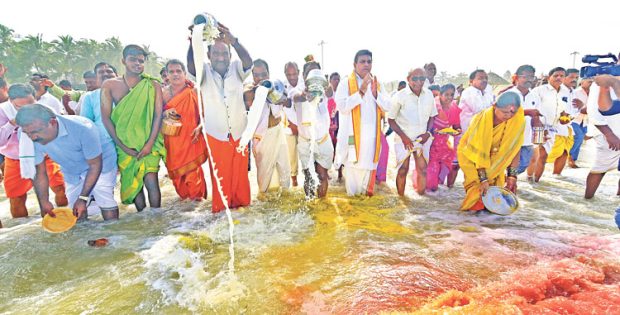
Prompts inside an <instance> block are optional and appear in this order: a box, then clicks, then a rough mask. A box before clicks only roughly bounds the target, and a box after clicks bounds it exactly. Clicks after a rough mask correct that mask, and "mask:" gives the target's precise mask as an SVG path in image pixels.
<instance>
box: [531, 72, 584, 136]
mask: <svg viewBox="0 0 620 315" xmlns="http://www.w3.org/2000/svg"><path fill="white" fill-rule="evenodd" d="M530 93H534V94H536V95H537V96H538V97H539V99H540V104H539V106H538V108H537V109H538V111H539V112H540V114H542V115H543V117H541V118H540V119H541V120H542V122H543V123H544V124H545V125H547V126H552V127H553V128H555V129H557V131H558V135H560V136H565V137H566V136H568V128H569V126H568V125H562V124H560V116H561V115H560V114H561V113H562V112H567V113H570V111H571V108H572V107H573V105H572V98H571V95H570V94H571V93H570V90H569V89H568V88H567V87H566V86H564V84H561V85H560V90H559V91H556V90H555V89H554V88H553V86H551V85H550V84H545V85H541V86H538V87H536V88H534V89H532V92H530Z"/></svg>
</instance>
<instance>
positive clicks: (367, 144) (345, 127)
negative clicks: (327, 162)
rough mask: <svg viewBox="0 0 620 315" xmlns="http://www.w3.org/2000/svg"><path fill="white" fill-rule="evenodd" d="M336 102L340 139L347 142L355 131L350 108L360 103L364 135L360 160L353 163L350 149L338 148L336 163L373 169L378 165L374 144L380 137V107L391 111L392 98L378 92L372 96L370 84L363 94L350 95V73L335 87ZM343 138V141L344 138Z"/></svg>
mask: <svg viewBox="0 0 620 315" xmlns="http://www.w3.org/2000/svg"><path fill="white" fill-rule="evenodd" d="M356 76H357V87H358V89H359V88H360V87H361V86H362V78H360V77H359V76H358V75H357V74H356ZM334 99H335V101H336V108H337V109H338V113H339V114H338V120H339V122H340V123H339V129H338V141H343V142H341V143H343V144H345V145H346V144H347V143H348V137H349V136H350V135H351V134H353V132H352V130H353V120H352V118H351V111H352V110H353V109H354V108H355V107H357V106H358V105H359V106H361V112H362V115H361V126H360V130H361V132H360V133H361V135H360V148H359V160H358V161H357V163H355V162H352V160H351V159H349V158H348V153H347V150H346V149H345V150H339V152H337V153H336V154H337V155H340V156H339V157H338V161H336V164H340V163H342V162H344V164H345V165H346V166H348V167H355V168H358V169H364V170H374V169H376V168H377V164H376V163H375V162H374V158H375V146H376V140H377V121H376V120H377V106H379V107H381V109H382V110H383V111H384V112H389V111H390V98H389V97H388V96H387V94H385V92H383V91H382V90H381V91H378V92H377V98H376V99H375V97H374V95H372V91H371V86H370V84H369V85H368V88H367V89H366V93H364V96H363V97H362V95H361V94H360V93H359V91H358V92H356V93H354V94H352V95H349V76H345V77H344V78H342V79H341V80H340V84H338V88H337V89H336V95H335V96H334ZM341 139H342V140H341Z"/></svg>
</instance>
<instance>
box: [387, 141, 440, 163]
mask: <svg viewBox="0 0 620 315" xmlns="http://www.w3.org/2000/svg"><path fill="white" fill-rule="evenodd" d="M432 143H433V141H432V140H430V139H429V140H428V141H426V143H424V144H422V145H420V144H419V143H417V146H415V148H419V149H417V150H416V151H414V152H416V153H415V154H419V152H420V151H421V152H422V154H423V156H424V159H425V160H426V162H427V163H428V156H429V153H430V151H431V144H432ZM394 153H395V155H396V170H398V169H400V167H401V166H402V165H403V163H404V162H405V161H406V160H407V159H408V158H409V157H410V156H409V150H407V149H405V145H404V144H403V143H402V142H394Z"/></svg>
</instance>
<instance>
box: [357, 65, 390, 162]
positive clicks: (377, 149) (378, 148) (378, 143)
mask: <svg viewBox="0 0 620 315" xmlns="http://www.w3.org/2000/svg"><path fill="white" fill-rule="evenodd" d="M380 89H381V88H380V86H379V85H377V90H380ZM358 90H359V88H358V87H357V75H356V74H355V72H353V73H351V75H350V76H349V95H353V94H355V93H357V91H358ZM364 92H365V91H364ZM383 115H384V114H383V110H382V109H381V107H379V106H377V134H376V136H377V137H376V139H377V140H376V144H375V158H374V160H373V161H374V162H375V163H377V162H379V155H380V153H381V117H383ZM351 119H352V120H353V123H352V124H353V140H354V142H353V143H351V137H349V145H352V144H355V154H356V156H355V158H356V161H359V159H360V142H361V139H360V135H361V128H362V106H361V104H359V105H357V106H356V107H355V108H353V110H351Z"/></svg>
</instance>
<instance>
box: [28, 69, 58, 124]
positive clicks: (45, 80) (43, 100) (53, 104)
mask: <svg viewBox="0 0 620 315" xmlns="http://www.w3.org/2000/svg"><path fill="white" fill-rule="evenodd" d="M50 82H51V81H49V77H48V76H46V75H44V74H40V73H34V74H32V75H31V76H30V85H32V87H33V88H34V98H35V100H36V101H37V103H39V104H41V105H45V106H47V107H49V108H50V109H51V110H52V111H53V112H54V114H56V115H61V114H63V112H64V108H63V106H62V104H61V103H60V101H59V100H58V99H57V98H55V97H54V96H52V94H50V93H49V92H48V91H47V88H48V87H49V84H50Z"/></svg>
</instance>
